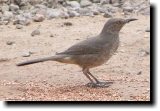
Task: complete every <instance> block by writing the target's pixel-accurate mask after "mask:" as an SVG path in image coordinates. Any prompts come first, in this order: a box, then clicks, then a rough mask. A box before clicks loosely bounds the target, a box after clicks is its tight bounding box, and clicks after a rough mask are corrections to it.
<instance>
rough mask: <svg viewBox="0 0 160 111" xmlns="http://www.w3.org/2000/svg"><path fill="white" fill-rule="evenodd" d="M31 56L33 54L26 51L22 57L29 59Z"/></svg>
mask: <svg viewBox="0 0 160 111" xmlns="http://www.w3.org/2000/svg"><path fill="white" fill-rule="evenodd" d="M30 55H31V52H30V51H24V52H23V53H22V57H29V56H30Z"/></svg>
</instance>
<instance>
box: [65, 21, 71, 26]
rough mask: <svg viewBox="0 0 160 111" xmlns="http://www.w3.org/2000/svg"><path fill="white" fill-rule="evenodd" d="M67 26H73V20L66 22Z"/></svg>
mask: <svg viewBox="0 0 160 111" xmlns="http://www.w3.org/2000/svg"><path fill="white" fill-rule="evenodd" d="M64 25H65V26H72V25H73V24H72V23H71V22H64Z"/></svg>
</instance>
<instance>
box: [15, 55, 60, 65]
mask: <svg viewBox="0 0 160 111" xmlns="http://www.w3.org/2000/svg"><path fill="white" fill-rule="evenodd" d="M60 58H63V57H62V56H50V57H44V58H38V59H33V60H28V61H24V62H21V63H18V64H16V65H17V66H24V65H29V64H34V63H38V62H44V61H49V60H53V61H56V60H57V59H60Z"/></svg>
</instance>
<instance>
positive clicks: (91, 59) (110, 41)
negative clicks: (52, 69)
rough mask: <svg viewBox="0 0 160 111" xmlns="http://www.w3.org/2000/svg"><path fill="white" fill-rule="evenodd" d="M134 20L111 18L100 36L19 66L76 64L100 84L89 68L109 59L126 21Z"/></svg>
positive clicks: (87, 75)
mask: <svg viewBox="0 0 160 111" xmlns="http://www.w3.org/2000/svg"><path fill="white" fill-rule="evenodd" d="M134 20H137V19H120V18H114V19H110V20H108V22H107V23H106V24H105V25H104V27H103V29H102V31H101V33H100V34H99V35H98V36H95V37H92V38H90V39H87V40H84V41H82V42H79V43H78V44H75V45H73V46H72V47H70V48H69V49H67V50H66V51H64V52H61V53H57V54H56V55H55V56H50V57H45V58H40V59H34V60H29V61H26V62H22V63H19V64H17V66H23V65H28V64H33V63H38V62H43V61H58V62H62V63H69V64H76V65H79V66H80V67H81V68H82V69H83V70H82V71H83V73H84V75H85V76H86V77H87V78H88V79H89V80H90V81H91V84H92V86H100V84H101V82H99V81H98V79H97V78H95V77H94V76H93V75H92V74H91V73H90V72H89V69H90V68H93V67H97V66H99V65H102V64H104V63H105V62H107V61H108V59H109V58H110V57H111V56H112V55H113V54H114V52H115V51H116V50H117V48H118V46H119V31H120V30H121V28H122V27H123V26H124V25H125V24H126V23H129V22H130V21H134Z"/></svg>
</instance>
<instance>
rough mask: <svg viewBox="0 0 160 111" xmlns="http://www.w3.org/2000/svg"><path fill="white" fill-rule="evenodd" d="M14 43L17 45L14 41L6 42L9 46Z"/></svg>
mask: <svg viewBox="0 0 160 111" xmlns="http://www.w3.org/2000/svg"><path fill="white" fill-rule="evenodd" d="M14 43H15V42H13V41H7V42H6V44H7V45H12V44H14Z"/></svg>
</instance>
